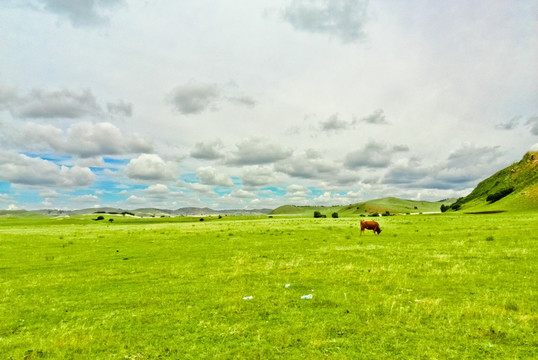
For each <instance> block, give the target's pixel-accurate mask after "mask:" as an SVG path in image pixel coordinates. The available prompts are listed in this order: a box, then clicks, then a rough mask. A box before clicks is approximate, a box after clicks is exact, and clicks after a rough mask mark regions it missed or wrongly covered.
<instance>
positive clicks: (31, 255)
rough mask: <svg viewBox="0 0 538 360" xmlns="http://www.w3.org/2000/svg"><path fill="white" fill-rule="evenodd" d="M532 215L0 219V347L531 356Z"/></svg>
mask: <svg viewBox="0 0 538 360" xmlns="http://www.w3.org/2000/svg"><path fill="white" fill-rule="evenodd" d="M536 219H537V214H536V213H535V212H534V213H533V212H526V213H515V214H511V215H508V214H506V213H503V214H494V215H493V214H492V215H467V216H465V215H446V214H445V215H437V216H396V217H384V218H380V219H379V220H378V221H379V222H380V223H381V226H382V229H383V232H382V234H381V235H380V236H374V235H372V233H371V232H367V233H365V235H363V236H359V230H360V229H358V227H357V223H358V219H356V218H343V219H342V218H341V219H330V218H327V219H311V218H292V219H290V218H284V217H283V218H280V217H275V218H272V219H269V218H267V217H260V218H249V219H236V218H232V217H229V218H223V219H216V218H214V219H206V221H203V222H200V221H198V219H191V220H193V221H190V222H189V221H188V219H182V220H181V221H176V220H173V219H153V220H151V221H146V220H134V219H122V218H121V217H118V218H116V219H115V221H114V222H113V223H109V222H106V223H105V222H94V221H91V220H90V219H87V218H81V219H64V220H55V219H45V220H39V219H27V220H17V222H13V221H11V222H10V219H1V220H0V354H1V356H0V358H1V359H4V358H5V359H10V358H13V359H23V358H28V359H38V358H58V359H63V358H102V359H107V358H111V359H118V358H130V359H154V358H163V359H165V358H186V359H199V358H249V359H250V358H279V357H280V358H321V357H329V358H335V359H338V358H341V359H347V358H365V359H372V358H376V359H380V358H381V359H382V358H386V359H392V358H455V359H461V358H469V359H474V358H493V357H497V358H532V357H533V355H534V354H536V351H537V349H538V336H537V327H538V287H537V285H536V260H537V259H538V256H537V255H538V252H537V248H538V245H537V244H538V243H537V240H538V223H537V222H536ZM287 284H289V286H288V287H286V285H287ZM308 294H312V299H308V300H303V299H301V296H303V295H308ZM248 296H252V299H250V300H243V298H244V297H248Z"/></svg>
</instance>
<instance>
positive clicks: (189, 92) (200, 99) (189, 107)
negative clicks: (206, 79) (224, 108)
mask: <svg viewBox="0 0 538 360" xmlns="http://www.w3.org/2000/svg"><path fill="white" fill-rule="evenodd" d="M220 97H221V90H220V88H219V86H218V85H216V84H204V83H199V82H193V81H191V82H189V83H187V84H185V85H180V86H178V87H176V88H175V89H174V90H172V92H171V93H170V94H169V95H168V101H169V102H170V103H171V104H172V106H173V107H174V108H175V109H176V110H177V111H178V112H179V113H181V114H184V115H190V114H199V113H202V112H204V111H206V110H209V109H215V108H216V106H217V102H218V100H219V98H220Z"/></svg>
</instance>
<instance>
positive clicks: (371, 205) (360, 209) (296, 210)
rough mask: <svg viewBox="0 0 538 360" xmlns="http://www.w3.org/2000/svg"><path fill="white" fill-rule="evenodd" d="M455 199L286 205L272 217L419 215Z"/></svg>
mask: <svg viewBox="0 0 538 360" xmlns="http://www.w3.org/2000/svg"><path fill="white" fill-rule="evenodd" d="M454 201H455V199H446V200H441V201H435V202H432V201H415V200H404V199H398V198H394V197H386V198H382V199H375V200H368V201H365V202H361V203H356V204H350V205H344V206H295V205H284V206H280V207H278V208H276V209H275V210H273V211H272V212H271V214H272V215H302V216H312V214H313V213H314V211H319V212H321V213H322V214H324V215H327V216H330V215H331V214H332V213H333V212H337V213H338V215H339V216H353V215H359V214H372V213H385V212H386V211H388V212H390V213H391V214H394V213H418V212H436V211H440V208H441V205H442V204H444V205H450V204H452V203H453V202H454Z"/></svg>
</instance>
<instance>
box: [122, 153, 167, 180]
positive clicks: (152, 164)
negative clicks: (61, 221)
mask: <svg viewBox="0 0 538 360" xmlns="http://www.w3.org/2000/svg"><path fill="white" fill-rule="evenodd" d="M177 172H178V171H177V167H176V166H175V164H173V163H170V162H168V163H167V162H165V161H164V160H163V159H161V157H160V156H159V155H155V154H142V155H140V156H139V157H137V158H135V159H132V160H131V161H130V162H129V164H127V167H126V169H125V173H126V174H127V176H128V177H130V178H131V179H134V180H142V181H169V180H173V179H175V178H176V177H177Z"/></svg>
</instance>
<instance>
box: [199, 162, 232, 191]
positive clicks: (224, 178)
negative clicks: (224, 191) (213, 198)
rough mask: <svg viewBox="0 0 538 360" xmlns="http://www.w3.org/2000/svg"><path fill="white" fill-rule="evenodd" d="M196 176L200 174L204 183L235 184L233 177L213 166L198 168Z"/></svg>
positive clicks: (216, 184)
mask: <svg viewBox="0 0 538 360" xmlns="http://www.w3.org/2000/svg"><path fill="white" fill-rule="evenodd" d="M196 176H198V178H199V179H200V182H201V183H202V184H204V185H215V186H227V187H231V186H233V182H232V179H231V178H230V177H229V176H228V175H226V174H225V173H223V172H222V171H221V170H220V171H219V170H217V169H215V168H214V167H211V166H205V167H200V168H198V169H197V170H196Z"/></svg>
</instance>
